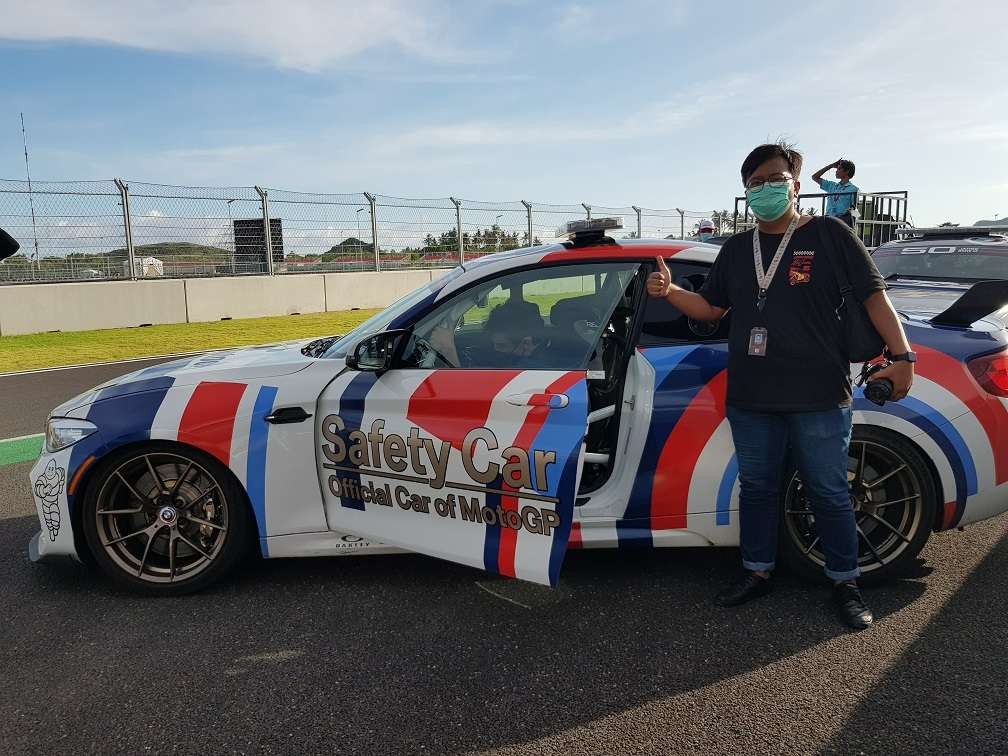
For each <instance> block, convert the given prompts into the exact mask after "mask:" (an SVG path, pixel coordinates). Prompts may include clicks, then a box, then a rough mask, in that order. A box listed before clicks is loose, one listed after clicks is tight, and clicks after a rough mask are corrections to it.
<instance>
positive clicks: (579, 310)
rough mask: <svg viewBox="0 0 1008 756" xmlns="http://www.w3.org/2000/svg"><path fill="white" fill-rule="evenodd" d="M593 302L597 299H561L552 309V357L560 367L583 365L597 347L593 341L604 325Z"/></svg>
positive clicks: (567, 367) (591, 297) (589, 297)
mask: <svg viewBox="0 0 1008 756" xmlns="http://www.w3.org/2000/svg"><path fill="white" fill-rule="evenodd" d="M594 300H595V297H594V296H588V297H571V298H569V299H561V300H560V301H559V302H557V303H556V304H554V305H553V307H552V309H551V310H550V355H551V357H552V362H553V363H554V364H555V365H556V367H557V368H559V369H569V368H572V367H575V366H577V365H580V364H581V363H583V362H584V361H585V359H587V357H588V356H589V353H590V352H591V350H592V348H593V347H594V346H595V344H594V343H592V340H595V339H596V338H597V336H598V335H599V329H600V327H601V325H600V324H599V323H598V319H599V314H598V310H596V308H595V302H594ZM579 324H580V325H579Z"/></svg>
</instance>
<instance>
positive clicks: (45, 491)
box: [35, 459, 66, 541]
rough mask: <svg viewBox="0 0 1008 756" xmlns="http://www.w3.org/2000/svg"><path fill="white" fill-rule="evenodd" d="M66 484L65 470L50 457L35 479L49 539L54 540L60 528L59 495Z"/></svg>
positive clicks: (36, 493) (36, 491) (36, 492)
mask: <svg viewBox="0 0 1008 756" xmlns="http://www.w3.org/2000/svg"><path fill="white" fill-rule="evenodd" d="M65 484H66V470H64V469H63V468H62V467H56V460H53V459H50V460H49V464H48V465H46V468H45V470H43V471H42V474H41V475H39V477H38V479H37V480H36V481H35V495H36V496H37V497H39V499H41V500H42V517H43V519H44V520H45V524H46V529H47V530H48V531H49V540H50V541H55V540H56V535H57V534H58V533H59V529H60V512H59V495H60V494H61V493H63V486H64V485H65Z"/></svg>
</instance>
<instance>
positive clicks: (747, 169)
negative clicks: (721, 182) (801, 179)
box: [742, 141, 803, 184]
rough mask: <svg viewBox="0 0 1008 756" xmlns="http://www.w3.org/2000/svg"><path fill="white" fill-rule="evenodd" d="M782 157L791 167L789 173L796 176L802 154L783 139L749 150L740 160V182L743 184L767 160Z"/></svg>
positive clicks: (800, 166) (798, 171) (798, 172)
mask: <svg viewBox="0 0 1008 756" xmlns="http://www.w3.org/2000/svg"><path fill="white" fill-rule="evenodd" d="M774 158H783V159H784V162H785V163H787V164H788V168H790V169H791V175H792V176H794V177H795V178H798V175H799V174H800V173H801V169H802V162H803V160H802V156H801V153H800V152H798V150H796V149H795V148H794V147H793V146H792V145H790V144H788V143H787V142H785V141H780V142H774V143H773V144H761V145H760V146H759V147H757V148H756V149H754V150H753V151H752V152H750V153H749V154H748V155H747V156H746V159H745V160H743V161H742V183H743V184H745V183H746V182H747V181H749V178H750V177H751V176H752V175H753V173H755V172H756V169H757V168H759V167H760V166H761V165H763V163H765V162H766V161H767V160H773V159H774Z"/></svg>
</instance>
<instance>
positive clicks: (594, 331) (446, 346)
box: [400, 263, 639, 370]
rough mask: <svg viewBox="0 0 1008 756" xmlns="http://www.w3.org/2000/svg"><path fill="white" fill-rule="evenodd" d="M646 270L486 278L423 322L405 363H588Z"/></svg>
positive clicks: (596, 267)
mask: <svg viewBox="0 0 1008 756" xmlns="http://www.w3.org/2000/svg"><path fill="white" fill-rule="evenodd" d="M638 268H639V264H638V263H583V264H575V265H563V266H556V267H552V268H531V269H528V270H523V271H518V272H515V273H510V274H508V275H505V276H499V277H497V278H493V279H490V280H487V281H484V282H481V283H479V284H477V285H476V286H474V287H472V288H470V289H467V290H465V291H463V292H461V293H460V294H457V295H456V296H454V297H452V298H451V299H449V300H448V301H447V302H445V303H443V304H441V305H440V306H438V307H437V308H436V309H435V310H433V311H432V312H431V313H429V314H428V315H427V316H425V317H424V318H422V319H421V320H420V321H419V322H418V323H417V324H416V325H415V327H414V329H413V334H412V337H411V338H410V340H409V342H408V343H407V345H406V346H405V348H404V350H403V354H402V355H401V358H400V366H401V367H418V368H473V369H491V370H493V369H519V370H521V369H525V370H529V369H538V370H576V369H579V368H584V367H585V366H586V365H587V364H588V362H589V360H590V359H591V357H592V355H593V354H594V352H595V350H596V347H597V346H598V342H599V339H600V338H601V336H602V332H603V329H604V328H605V326H606V325H607V324H608V323H609V320H610V318H611V317H612V314H613V311H614V310H615V308H616V306H617V304H619V302H620V301H621V298H622V297H623V295H624V291H625V290H626V287H627V284H628V283H629V282H630V280H631V279H632V278H633V276H634V274H635V273H636V271H637V269H638Z"/></svg>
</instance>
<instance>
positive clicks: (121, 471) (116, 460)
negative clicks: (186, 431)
mask: <svg viewBox="0 0 1008 756" xmlns="http://www.w3.org/2000/svg"><path fill="white" fill-rule="evenodd" d="M159 489H160V490H159ZM193 518H196V520H194V519H193ZM81 525H82V530H83V532H84V537H85V540H86V542H87V545H88V548H89V549H90V551H91V554H92V556H93V557H94V560H95V562H96V564H97V565H98V566H99V567H100V568H101V569H102V571H104V572H105V573H106V574H107V575H108V576H109V577H110V578H111V579H112V580H113V581H115V582H116V583H117V584H118V585H120V586H122V587H123V588H126V589H127V590H130V591H132V592H134V593H140V594H145V595H150V596H174V595H181V594H185V593H192V592H194V591H198V590H201V589H203V588H205V587H207V586H208V585H210V584H211V583H214V582H216V581H218V580H220V579H221V578H223V577H224V576H226V575H227V574H228V573H230V572H231V571H232V570H233V569H234V568H235V566H236V565H237V564H238V562H239V561H240V559H241V558H242V556H243V555H244V554H246V553H247V552H248V550H249V544H250V535H251V532H252V530H251V528H252V524H251V517H250V509H249V505H248V499H247V497H246V496H245V492H244V491H243V490H242V489H241V487H240V486H239V485H238V483H237V482H236V481H235V479H234V477H233V476H232V474H231V472H230V471H229V470H228V469H227V468H226V467H224V466H223V465H222V464H221V463H220V462H218V461H217V460H216V459H214V458H213V457H211V456H210V455H208V454H206V453H204V452H202V451H199V450H198V449H194V448H191V447H187V446H181V445H178V444H170V443H155V442H152V443H148V444H142V445H137V446H131V447H128V448H125V449H122V450H119V451H116V452H113V453H112V454H110V455H109V456H108V457H106V458H105V459H103V460H102V461H101V462H100V463H99V466H98V467H97V468H96V470H95V471H94V474H93V475H92V476H91V477H90V480H89V484H88V486H87V490H86V491H85V493H84V498H83V501H82V511H81ZM138 566H139V569H137V567H138Z"/></svg>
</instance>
